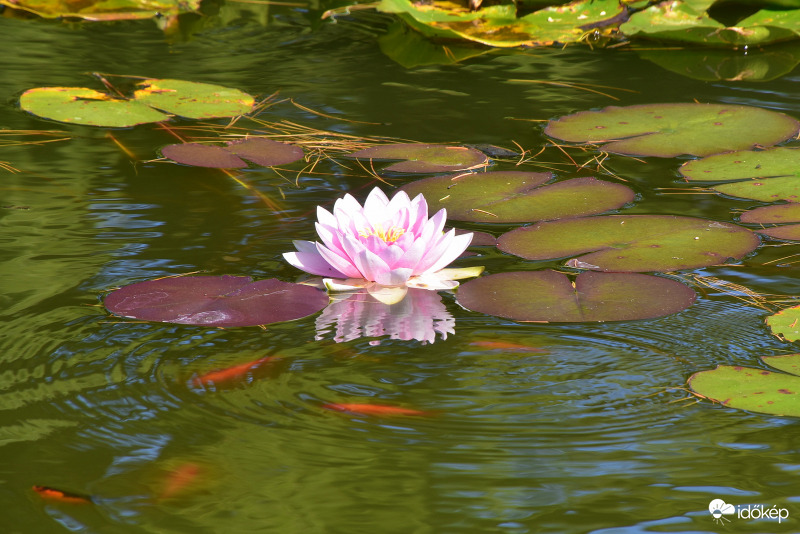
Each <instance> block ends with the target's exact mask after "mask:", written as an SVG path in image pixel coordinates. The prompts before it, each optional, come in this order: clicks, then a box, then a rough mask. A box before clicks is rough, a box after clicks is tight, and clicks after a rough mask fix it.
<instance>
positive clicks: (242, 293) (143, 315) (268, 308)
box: [103, 276, 328, 327]
mask: <svg viewBox="0 0 800 534" xmlns="http://www.w3.org/2000/svg"><path fill="white" fill-rule="evenodd" d="M103 304H104V305H105V307H106V309H108V311H110V312H111V313H113V314H115V315H120V316H122V317H130V318H131V319H140V320H143V321H159V322H165V323H179V324H191V325H203V326H218V327H235V326H255V325H263V324H269V323H277V322H281V321H292V320H294V319H300V318H302V317H306V316H308V315H311V314H314V313H316V312H318V311H320V310H321V309H323V308H324V307H325V306H327V304H328V296H327V294H326V293H325V292H323V291H320V290H319V289H316V288H313V287H310V286H305V285H301V284H292V283H288V282H281V281H280V280H277V279H275V278H269V279H266V280H258V281H256V282H253V280H252V278H250V277H249V276H182V277H176V278H161V279H158V280H150V281H147V282H140V283H137V284H131V285H128V286H125V287H122V288H120V289H117V290H115V291H112V292H111V293H109V294H108V296H107V297H106V299H105V301H104V303H103Z"/></svg>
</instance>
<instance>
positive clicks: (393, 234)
mask: <svg viewBox="0 0 800 534" xmlns="http://www.w3.org/2000/svg"><path fill="white" fill-rule="evenodd" d="M405 233H406V229H405V228H400V227H398V226H390V227H389V229H388V230H384V229H383V226H382V225H380V224H377V225H375V226H373V227H372V228H362V229H361V230H359V231H358V235H359V236H361V237H370V236H375V237H377V238H378V239H380V240H382V241H384V242H385V243H394V242H395V241H397V240H398V239H400V236H401V235H403V234H405Z"/></svg>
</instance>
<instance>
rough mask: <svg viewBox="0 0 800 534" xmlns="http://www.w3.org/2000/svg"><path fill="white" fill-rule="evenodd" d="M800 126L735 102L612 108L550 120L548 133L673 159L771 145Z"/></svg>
mask: <svg viewBox="0 0 800 534" xmlns="http://www.w3.org/2000/svg"><path fill="white" fill-rule="evenodd" d="M799 128H800V123H798V122H797V121H796V120H794V119H793V118H791V117H789V116H788V115H784V114H783V113H777V112H775V111H770V110H767V109H762V108H757V107H752V106H740V105H733V104H697V103H687V104H645V105H639V106H627V107H617V106H609V107H607V108H604V109H602V110H599V111H582V112H579V113H575V114H572V115H567V116H565V117H561V118H559V119H555V120H551V121H550V122H549V123H548V125H547V128H546V129H545V133H546V134H547V135H549V136H551V137H555V138H556V139H561V140H563V141H568V142H572V143H602V144H603V147H602V149H603V150H604V151H606V152H613V153H617V154H629V155H636V156H658V157H663V158H670V157H675V156H680V155H683V154H692V155H695V156H708V155H710V154H717V153H720V152H728V151H732V150H743V149H747V148H752V147H754V146H757V145H758V146H772V145H775V144H777V143H780V142H782V141H786V140H787V139H789V138H791V137H793V136H794V135H796V134H797V131H798V129H799Z"/></svg>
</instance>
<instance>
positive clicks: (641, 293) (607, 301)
mask: <svg viewBox="0 0 800 534" xmlns="http://www.w3.org/2000/svg"><path fill="white" fill-rule="evenodd" d="M695 297H696V295H695V292H694V291H692V289H691V288H689V287H688V286H686V285H684V284H682V283H680V282H677V281H675V280H671V279H669V278H663V277H660V276H652V275H645V274H635V273H598V272H585V273H581V274H579V275H578V276H577V277H576V278H575V281H574V282H573V281H571V280H570V279H569V278H568V277H567V276H566V275H565V274H563V273H559V272H556V271H551V270H546V271H518V272H509V273H498V274H492V275H488V276H482V277H481V278H477V279H475V280H472V281H470V282H467V283H465V284H462V285H461V286H459V288H458V292H457V300H458V303H459V304H460V305H461V306H463V307H465V308H467V309H468V310H472V311H476V312H480V313H486V314H488V315H495V316H498V317H505V318H508V319H513V320H515V321H530V322H545V323H577V322H596V321H601V322H602V321H630V320H634V319H652V318H655V317H663V316H665V315H670V314H673V313H677V312H679V311H681V310H684V309H686V308H688V307H689V306H691V305H692V303H694V300H695Z"/></svg>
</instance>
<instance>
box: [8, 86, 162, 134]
mask: <svg viewBox="0 0 800 534" xmlns="http://www.w3.org/2000/svg"><path fill="white" fill-rule="evenodd" d="M19 105H20V107H21V108H22V109H24V110H25V111H28V112H30V113H33V114H34V115H38V116H40V117H44V118H45V119H51V120H54V121H59V122H68V123H72V124H85V125H89V126H108V127H112V128H126V127H129V126H135V125H137V124H144V123H148V122H161V121H164V120H167V119H169V118H170V116H169V115H166V114H164V113H161V112H160V111H157V110H155V109H153V108H151V107H149V106H147V105H145V104H143V103H141V102H137V101H135V100H122V99H119V98H112V97H111V96H109V95H107V94H105V93H100V92H98V91H95V90H93V89H87V88H85V87H39V88H36V89H29V90H27V91H25V92H24V93H22V96H20V99H19Z"/></svg>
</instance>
